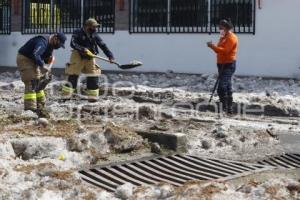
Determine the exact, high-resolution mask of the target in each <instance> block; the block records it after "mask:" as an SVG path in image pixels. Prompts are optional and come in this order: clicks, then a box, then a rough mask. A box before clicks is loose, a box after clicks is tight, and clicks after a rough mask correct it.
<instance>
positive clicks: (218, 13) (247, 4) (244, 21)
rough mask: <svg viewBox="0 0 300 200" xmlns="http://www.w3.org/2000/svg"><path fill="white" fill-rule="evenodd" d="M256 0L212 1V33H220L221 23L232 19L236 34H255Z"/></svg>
mask: <svg viewBox="0 0 300 200" xmlns="http://www.w3.org/2000/svg"><path fill="white" fill-rule="evenodd" d="M255 10H256V9H255V0H211V4H210V16H211V23H210V32H211V33H217V32H218V31H219V27H218V24H219V21H220V20H221V19H230V20H231V21H232V23H233V25H234V32H235V33H253V34H255Z"/></svg>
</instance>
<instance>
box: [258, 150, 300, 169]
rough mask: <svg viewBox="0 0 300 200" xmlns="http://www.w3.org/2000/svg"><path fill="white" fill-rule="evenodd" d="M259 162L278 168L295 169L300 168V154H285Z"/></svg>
mask: <svg viewBox="0 0 300 200" xmlns="http://www.w3.org/2000/svg"><path fill="white" fill-rule="evenodd" d="M258 164H261V165H269V166H273V167H276V168H284V169H295V168H300V154H290V153H288V154H283V155H280V156H274V157H271V158H267V159H264V160H262V161H259V162H258Z"/></svg>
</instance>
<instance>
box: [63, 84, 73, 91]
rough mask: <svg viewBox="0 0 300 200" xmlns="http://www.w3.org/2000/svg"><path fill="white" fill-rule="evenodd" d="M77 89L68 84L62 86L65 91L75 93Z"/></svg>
mask: <svg viewBox="0 0 300 200" xmlns="http://www.w3.org/2000/svg"><path fill="white" fill-rule="evenodd" d="M74 90H75V89H73V88H71V87H68V86H66V85H63V87H62V91H63V92H67V93H73V92H74Z"/></svg>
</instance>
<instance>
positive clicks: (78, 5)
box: [21, 0, 116, 34]
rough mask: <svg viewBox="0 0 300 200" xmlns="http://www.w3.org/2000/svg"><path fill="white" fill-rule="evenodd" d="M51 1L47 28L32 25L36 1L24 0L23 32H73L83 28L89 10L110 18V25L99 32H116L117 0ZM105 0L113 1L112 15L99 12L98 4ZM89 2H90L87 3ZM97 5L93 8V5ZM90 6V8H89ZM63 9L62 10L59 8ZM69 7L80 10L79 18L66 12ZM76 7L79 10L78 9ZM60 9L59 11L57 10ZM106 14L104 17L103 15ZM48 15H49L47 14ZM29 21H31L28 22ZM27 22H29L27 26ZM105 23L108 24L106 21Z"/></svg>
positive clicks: (98, 16) (101, 28)
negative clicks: (32, 8) (32, 7)
mask: <svg viewBox="0 0 300 200" xmlns="http://www.w3.org/2000/svg"><path fill="white" fill-rule="evenodd" d="M48 1H49V2H50V3H48V4H49V5H50V15H49V23H48V27H47V28H43V27H41V25H40V24H38V27H34V26H32V24H33V23H32V22H30V20H31V19H30V18H31V11H30V5H31V4H32V3H34V0H22V12H21V13H22V14H21V15H22V24H21V32H22V34H51V33H56V32H64V33H66V34H71V33H73V31H74V30H76V29H78V28H81V27H82V26H83V24H84V21H85V20H86V19H87V18H88V17H86V15H85V13H86V12H87V11H89V12H88V13H92V12H93V13H94V14H95V16H91V17H94V18H96V19H98V20H99V19H103V18H104V19H105V18H106V17H107V19H110V26H101V27H99V28H98V29H97V32H98V33H103V34H114V32H115V15H116V13H115V0H102V1H101V0H78V2H77V1H72V4H71V5H70V4H67V5H64V4H63V2H62V1H63V0H48ZM103 1H111V10H110V11H111V14H110V17H108V14H107V15H105V16H104V15H100V14H99V12H97V10H96V9H97V8H98V7H96V6H99V5H101V3H102V2H103ZM87 2H88V4H87ZM38 4H43V3H42V2H38ZM93 6H94V7H95V8H94V9H92V7H93ZM87 7H89V8H90V9H87ZM58 9H62V10H58ZM65 9H66V10H68V9H75V10H74V12H79V15H80V16H79V18H78V19H74V18H72V17H68V16H72V14H71V12H70V13H68V14H69V15H67V14H66V12H64V11H63V10H65ZM76 9H77V10H78V11H76ZM57 10H58V11H57ZM103 16H104V17H103ZM46 17H47V16H46ZM78 20H79V21H78ZM28 21H29V23H28ZM27 23H28V24H29V25H28V27H27ZM104 23H105V24H108V23H106V22H104ZM70 24H71V25H70Z"/></svg>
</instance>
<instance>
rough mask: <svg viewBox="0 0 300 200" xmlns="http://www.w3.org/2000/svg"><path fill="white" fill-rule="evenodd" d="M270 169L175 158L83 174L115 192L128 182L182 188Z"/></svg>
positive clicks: (135, 162) (118, 165) (240, 163)
mask: <svg viewBox="0 0 300 200" xmlns="http://www.w3.org/2000/svg"><path fill="white" fill-rule="evenodd" d="M270 169H274V167H272V166H270V164H268V165H262V164H251V163H244V162H236V161H228V160H222V159H211V158H202V157H196V156H191V155H172V156H161V157H155V158H148V159H144V160H138V161H131V162H128V163H122V164H116V165H107V166H101V167H96V168H94V169H89V170H81V171H79V173H80V175H81V178H82V179H83V180H84V181H85V182H87V183H89V184H92V185H95V186H97V187H100V188H102V189H105V190H107V191H109V192H114V191H115V190H116V188H117V187H118V186H120V185H123V184H124V183H126V182H130V183H132V184H133V185H136V186H139V185H144V184H157V183H161V182H164V183H169V184H171V185H174V186H181V185H183V184H184V183H185V182H187V181H190V180H216V179H221V180H224V179H230V178H234V177H239V176H243V175H245V174H249V173H254V172H259V171H265V170H270Z"/></svg>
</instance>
